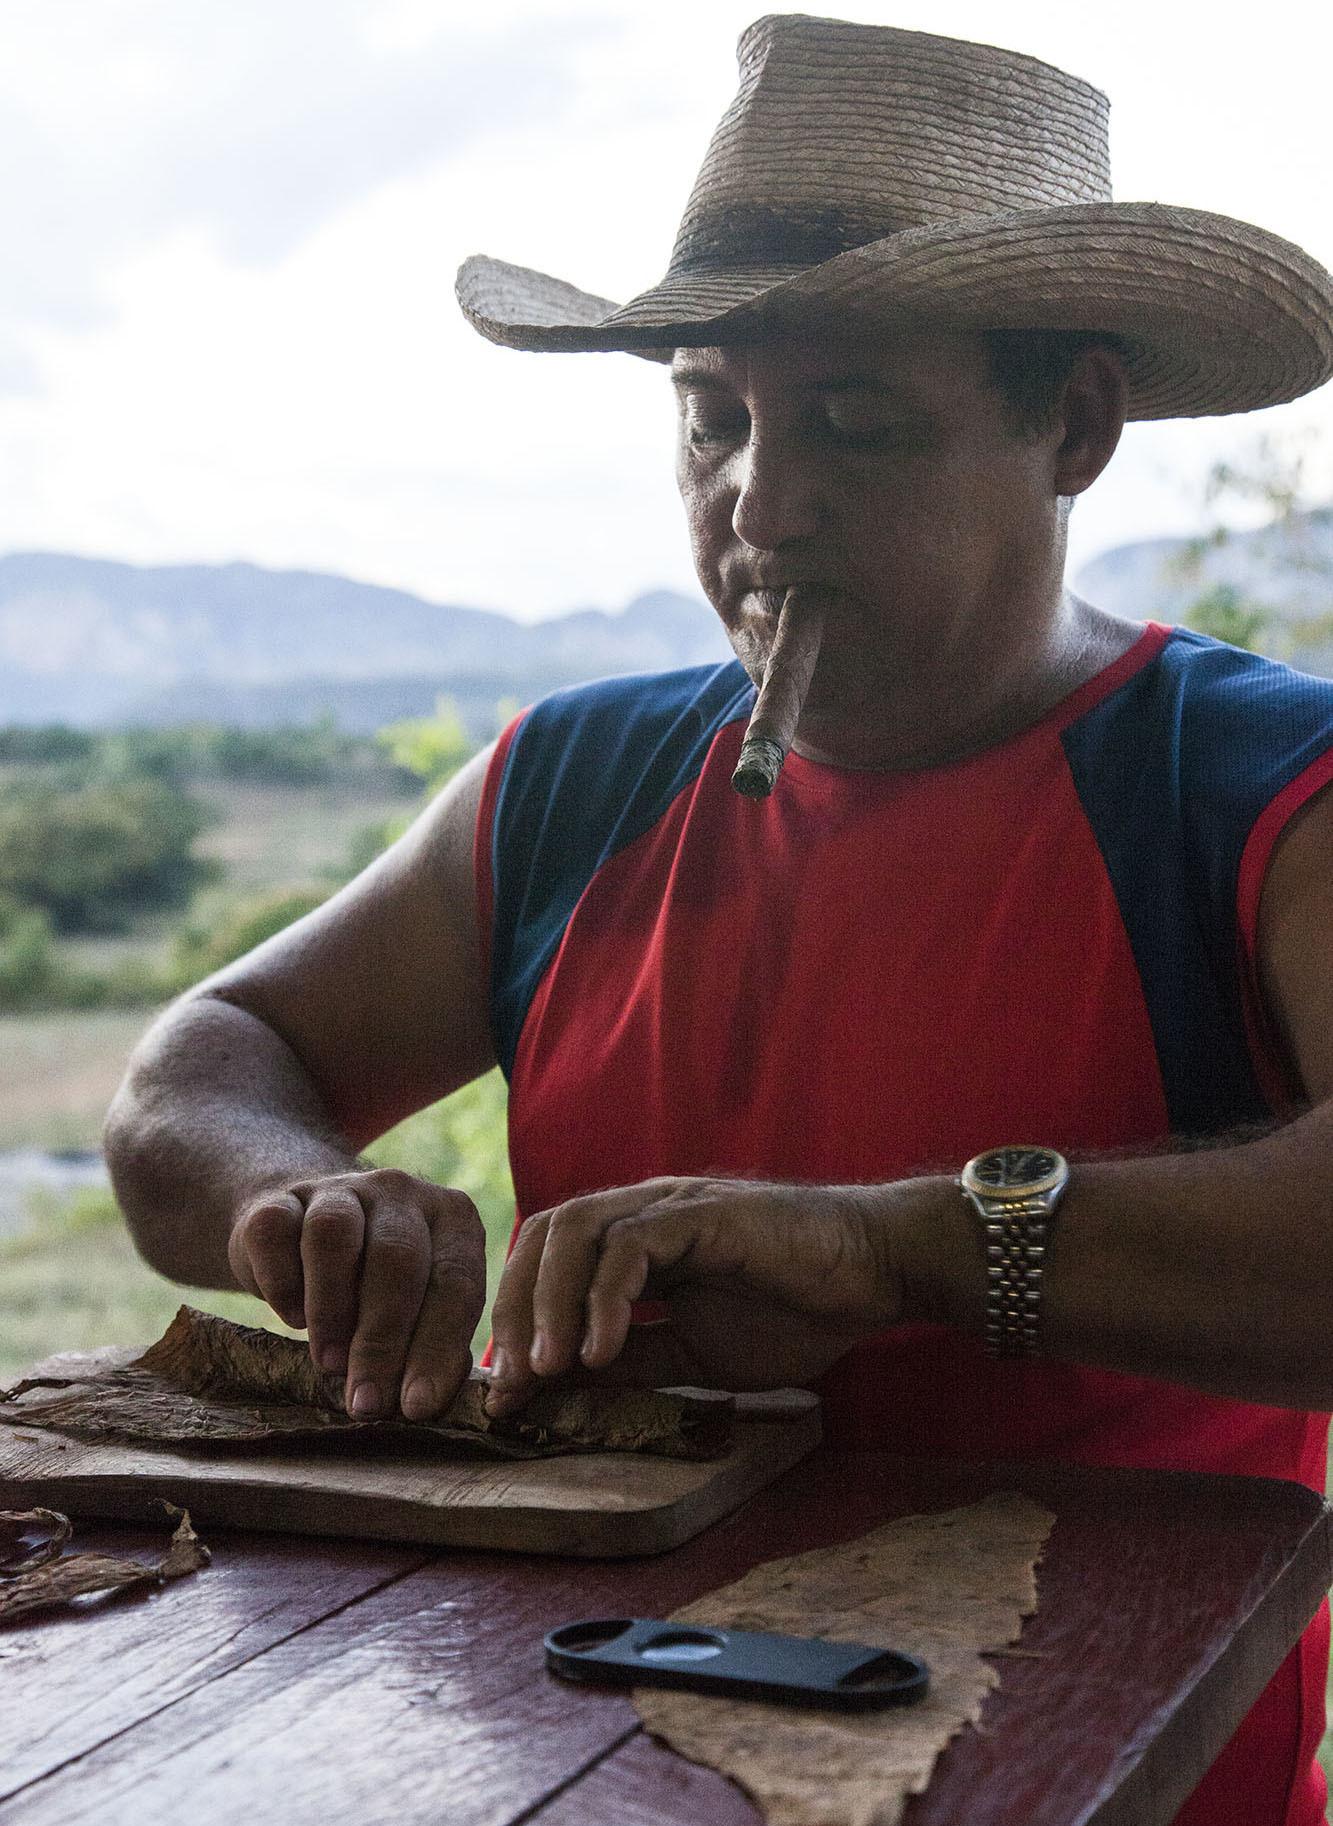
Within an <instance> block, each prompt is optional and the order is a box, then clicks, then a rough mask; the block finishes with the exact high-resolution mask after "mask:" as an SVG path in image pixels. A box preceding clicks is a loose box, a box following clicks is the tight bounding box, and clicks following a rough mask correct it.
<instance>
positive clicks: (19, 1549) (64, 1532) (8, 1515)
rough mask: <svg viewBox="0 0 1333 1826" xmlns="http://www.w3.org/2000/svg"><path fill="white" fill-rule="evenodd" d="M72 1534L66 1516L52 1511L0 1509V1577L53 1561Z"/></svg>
mask: <svg viewBox="0 0 1333 1826" xmlns="http://www.w3.org/2000/svg"><path fill="white" fill-rule="evenodd" d="M73 1532H74V1531H73V1529H72V1528H71V1527H70V1522H69V1517H68V1516H67V1515H60V1514H59V1513H58V1512H57V1511H56V1510H54V1509H0V1553H3V1555H4V1558H3V1559H0V1578H6V1579H8V1578H12V1577H13V1575H14V1574H15V1573H19V1572H31V1571H32V1570H33V1568H34V1567H36V1566H44V1565H45V1564H46V1562H47V1561H48V1560H54V1559H56V1558H57V1557H58V1555H59V1553H60V1549H61V1548H62V1547H63V1546H64V1545H65V1542H66V1541H67V1540H68V1539H69V1537H70V1535H71V1534H72V1533H73Z"/></svg>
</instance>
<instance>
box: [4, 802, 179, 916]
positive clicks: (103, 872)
mask: <svg viewBox="0 0 1333 1826" xmlns="http://www.w3.org/2000/svg"><path fill="white" fill-rule="evenodd" d="M206 822H207V816H206V813H205V811H204V808H203V807H202V806H201V805H199V804H198V803H197V802H196V801H195V800H193V799H191V798H190V797H189V796H188V795H187V794H186V793H183V792H181V791H180V789H179V788H177V787H175V786H173V785H171V784H170V783H169V782H168V781H165V780H154V779H142V778H130V779H125V780H119V781H108V782H104V783H103V782H96V781H90V782H88V783H87V784H85V785H82V786H78V787H75V788H74V789H73V790H63V789H62V788H61V787H60V786H59V785H57V784H53V783H50V782H34V783H32V784H29V785H20V786H11V787H10V789H9V790H8V792H7V793H6V794H5V796H4V798H3V800H0V892H3V893H7V894H10V895H12V896H13V897H14V898H15V899H17V900H20V901H23V902H25V903H26V904H27V905H29V906H32V907H39V908H41V909H42V910H43V911H44V912H46V913H47V914H48V915H49V916H50V918H51V921H52V924H53V925H54V926H55V928H56V930H57V931H59V932H108V931H117V930H120V929H122V928H123V927H124V925H125V924H126V923H127V922H128V920H129V919H130V917H131V916H132V915H134V914H136V913H138V912H140V911H144V910H147V909H151V908H161V907H179V906H184V905H185V904H187V903H188V901H189V899H190V896H191V894H192V893H193V892H194V889H195V888H196V887H197V886H198V885H199V883H200V882H202V881H204V880H207V879H208V878H209V876H210V873H211V871H210V868H209V865H208V864H206V863H203V862H201V861H200V860H199V859H197V858H196V857H195V856H194V854H193V845H194V841H195V839H196V838H197V837H198V836H199V834H200V832H201V831H202V830H203V828H204V826H205V823H206Z"/></svg>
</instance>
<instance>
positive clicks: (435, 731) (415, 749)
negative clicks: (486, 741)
mask: <svg viewBox="0 0 1333 1826" xmlns="http://www.w3.org/2000/svg"><path fill="white" fill-rule="evenodd" d="M377 740H378V742H379V744H380V746H381V747H382V748H383V749H384V751H385V753H386V754H387V755H388V756H389V758H390V760H391V761H393V763H394V765H395V766H397V767H403V768H406V769H407V771H408V772H409V773H412V774H415V775H416V777H417V778H418V780H420V781H421V782H422V784H423V785H424V786H425V788H426V791H427V793H429V794H431V795H434V794H435V793H437V792H439V790H440V788H441V787H442V786H445V785H447V784H448V782H449V781H450V780H452V779H453V777H454V775H455V774H456V773H457V772H458V770H459V768H460V767H461V766H462V765H463V763H464V762H465V761H467V760H470V759H471V757H472V755H473V753H474V752H475V748H476V744H475V743H474V742H472V741H471V740H470V739H469V737H468V733H467V730H466V729H464V727H463V721H462V718H461V717H460V716H459V714H458V710H457V708H456V706H455V705H454V703H453V701H452V700H451V699H450V698H447V697H442V698H440V699H438V700H437V702H436V705H435V714H434V716H414V717H405V718H404V719H403V720H402V722H399V723H390V724H389V725H388V727H387V728H385V729H381V730H380V732H379V735H378V737H377Z"/></svg>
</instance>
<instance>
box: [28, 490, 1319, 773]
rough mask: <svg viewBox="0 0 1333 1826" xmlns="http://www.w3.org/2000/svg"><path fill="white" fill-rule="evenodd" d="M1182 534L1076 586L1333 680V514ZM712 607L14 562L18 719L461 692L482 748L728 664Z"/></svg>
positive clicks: (97, 719)
mask: <svg viewBox="0 0 1333 1826" xmlns="http://www.w3.org/2000/svg"><path fill="white" fill-rule="evenodd" d="M1187 547H1188V541H1186V540H1183V539H1154V540H1149V541H1146V542H1143V543H1140V544H1136V545H1124V546H1119V547H1117V548H1116V549H1115V550H1114V551H1110V552H1106V553H1104V554H1103V555H1102V556H1101V557H1099V558H1097V559H1094V560H1093V562H1092V563H1090V564H1086V565H1084V566H1083V568H1082V569H1081V570H1080V572H1079V573H1078V575H1077V577H1076V578H1075V579H1074V584H1075V587H1076V588H1077V589H1078V590H1079V591H1080V592H1081V593H1082V594H1083V595H1085V596H1088V597H1089V598H1091V600H1092V601H1094V602H1097V603H1100V604H1101V605H1102V606H1103V607H1104V608H1108V609H1114V610H1117V611H1119V612H1120V613H1121V614H1124V615H1128V616H1130V617H1133V618H1134V619H1138V620H1148V619H1156V620H1161V621H1180V620H1183V619H1184V617H1185V616H1186V614H1187V612H1188V610H1189V607H1190V604H1191V603H1192V602H1193V601H1195V600H1196V599H1197V598H1198V596H1200V595H1201V594H1202V593H1203V592H1204V591H1205V590H1206V589H1208V588H1210V587H1212V586H1214V585H1216V584H1219V583H1229V584H1231V585H1233V586H1234V587H1235V588H1236V589H1237V590H1239V591H1240V593H1241V594H1242V595H1243V596H1244V597H1245V598H1246V599H1247V600H1249V601H1252V602H1255V603H1257V604H1259V605H1261V606H1263V607H1265V608H1267V609H1268V610H1270V611H1271V613H1272V616H1273V625H1272V627H1271V629H1270V630H1269V632H1268V633H1267V634H1266V637H1265V641H1266V645H1267V646H1268V648H1269V650H1271V651H1274V652H1277V653H1279V654H1280V655H1281V656H1282V657H1283V658H1288V659H1290V660H1291V661H1292V662H1293V663H1294V664H1296V665H1299V666H1302V667H1304V668H1305V669H1306V670H1307V671H1312V672H1324V673H1326V674H1328V675H1330V676H1333V509H1324V510H1322V511H1320V512H1317V513H1311V514H1307V515H1304V516H1301V517H1300V518H1299V519H1298V520H1297V521H1296V522H1295V523H1293V524H1292V525H1291V526H1290V527H1289V528H1288V529H1287V530H1286V532H1285V533H1282V534H1278V533H1275V532H1271V531H1264V532H1257V533H1247V534H1239V535H1236V536H1234V537H1233V538H1231V539H1229V540H1227V541H1226V542H1225V543H1224V544H1222V545H1220V546H1217V547H1215V548H1213V549H1210V550H1209V551H1207V552H1206V553H1205V554H1204V556H1203V558H1202V559H1201V561H1200V563H1199V564H1198V565H1197V567H1195V568H1194V569H1193V570H1192V571H1190V572H1188V573H1186V572H1185V571H1183V570H1182V568H1181V564H1180V559H1181V557H1182V554H1184V553H1185V552H1186V550H1187ZM727 654H728V648H727V644H726V641H725V640H724V638H723V636H722V632H721V629H720V628H719V626H718V624H717V621H716V620H715V618H714V616H713V614H712V611H711V610H710V609H709V608H708V607H707V606H706V604H705V603H704V602H702V601H701V600H699V599H697V598H694V597H689V596H682V595H677V594H674V593H673V592H670V591H666V590H659V591H655V592H653V593H651V594H648V595H643V596H639V597H637V598H636V599H635V600H634V601H633V602H631V603H630V604H629V606H628V607H627V608H626V609H624V610H623V611H622V612H621V613H619V614H606V613H604V612H603V611H601V610H598V609H586V610H581V611H579V612H578V613H576V614H570V615H562V616H558V617H556V618H555V619H553V620H550V621H543V622H537V623H534V624H530V625H528V624H524V623H521V622H517V621H513V620H511V619H509V617H507V616H504V615H496V614H491V613H488V612H487V611H485V610H481V609H472V608H466V607H462V606H459V605H455V604H446V603H436V602H427V601H424V600H423V599H422V598H421V597H419V596H412V595H409V594H408V593H407V592H406V591H404V590H390V589H383V588H380V587H378V586H377V585H374V584H367V583H356V582H353V581H352V580H351V579H350V578H347V577H336V576H327V575H323V574H321V573H319V572H313V571H269V570H262V569H261V568H260V567H259V566H257V565H253V564H225V565H175V566H153V567H141V566H138V565H131V564H119V563H115V562H113V561H111V560H107V559H94V558H72V557H68V556H62V555H61V554H59V553H48V552H26V553H16V554H14V555H12V556H10V557H5V558H0V724H2V723H14V722H17V723H42V722H56V721H59V722H68V723H74V724H76V725H79V726H82V727H90V726H97V725H105V724H113V723H124V722H143V723H180V722H205V721H206V722H218V723H235V724H240V725H242V726H251V727H254V726H261V725H265V724H272V723H283V722H288V723H289V722H307V721H309V720H310V719H312V718H313V717H316V716H318V715H320V714H321V713H322V712H325V711H332V712H333V713H334V714H335V715H336V716H337V718H338V720H339V721H340V723H341V724H342V725H343V726H344V727H345V728H347V729H349V730H352V731H357V732H360V731H369V730H372V729H377V728H379V727H381V726H382V725H383V724H384V723H386V722H391V721H393V720H394V719H396V718H398V717H403V716H414V715H419V714H422V713H424V712H427V711H429V710H430V709H431V708H432V707H433V705H434V703H435V700H436V698H437V697H439V696H441V695H443V694H448V695H449V696H451V697H452V698H453V699H454V700H455V702H456V703H457V704H458V707H459V709H460V711H461V713H462V715H463V716H464V718H465V720H466V721H467V723H468V725H469V727H470V728H471V730H472V732H473V734H474V735H475V736H477V737H484V736H488V735H490V734H491V733H492V732H493V730H494V726H495V711H496V704H497V703H498V702H499V700H501V699H504V698H517V699H519V700H520V701H521V702H524V703H527V702H530V701H531V700H532V699H533V698H535V697H538V696H540V695H541V694H542V693H543V692H545V691H550V690H554V689H555V688H556V687H558V686H560V685H567V684H574V683H577V682H578V681H580V680H583V679H589V678H601V677H606V676H609V675H611V674H614V673H625V672H657V671H662V670H666V669H668V668H670V667H673V666H688V665H697V664H702V663H707V662H711V661H715V660H719V659H724V658H726V657H727Z"/></svg>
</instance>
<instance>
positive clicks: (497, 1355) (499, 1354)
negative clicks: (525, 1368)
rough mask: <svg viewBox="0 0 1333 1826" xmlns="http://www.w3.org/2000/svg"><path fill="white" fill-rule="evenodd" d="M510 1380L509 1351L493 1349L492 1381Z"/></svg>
mask: <svg viewBox="0 0 1333 1826" xmlns="http://www.w3.org/2000/svg"><path fill="white" fill-rule="evenodd" d="M508 1380H509V1353H508V1351H503V1350H497V1351H492V1352H491V1381H492V1383H496V1382H508Z"/></svg>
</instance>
